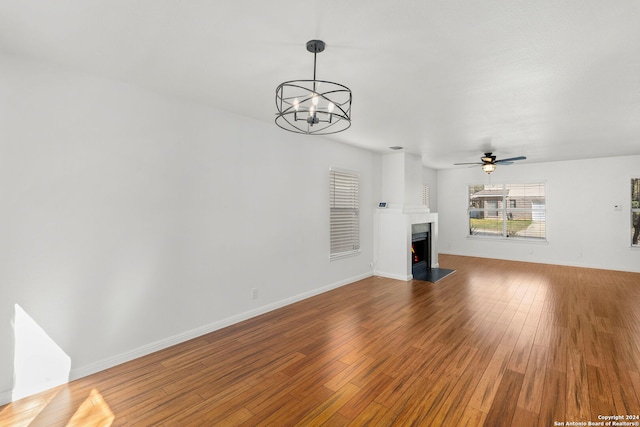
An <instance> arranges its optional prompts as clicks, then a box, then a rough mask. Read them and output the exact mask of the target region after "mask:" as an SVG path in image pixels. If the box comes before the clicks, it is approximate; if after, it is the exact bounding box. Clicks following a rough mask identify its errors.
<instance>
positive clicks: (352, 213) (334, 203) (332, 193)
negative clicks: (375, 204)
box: [329, 168, 360, 259]
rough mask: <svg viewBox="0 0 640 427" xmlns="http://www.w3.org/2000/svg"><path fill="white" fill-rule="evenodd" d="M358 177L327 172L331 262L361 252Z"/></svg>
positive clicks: (340, 172)
mask: <svg viewBox="0 0 640 427" xmlns="http://www.w3.org/2000/svg"><path fill="white" fill-rule="evenodd" d="M358 192H359V175H358V174H357V173H354V172H348V171H344V170H339V169H333V168H332V169H331V170H329V206H330V212H329V217H330V245H331V248H330V252H329V257H330V258H331V259H336V258H341V257H344V256H349V255H355V254H357V253H359V252H360V206H359V197H358Z"/></svg>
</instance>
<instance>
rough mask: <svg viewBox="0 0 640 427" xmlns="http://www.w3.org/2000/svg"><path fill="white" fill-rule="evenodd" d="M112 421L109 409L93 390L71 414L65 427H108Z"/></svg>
mask: <svg viewBox="0 0 640 427" xmlns="http://www.w3.org/2000/svg"><path fill="white" fill-rule="evenodd" d="M114 419H115V416H114V415H113V412H111V408H109V405H107V402H105V401H104V398H103V397H102V395H101V394H100V393H99V392H98V390H96V389H95V388H94V389H93V390H91V393H90V394H89V397H87V398H86V399H85V400H84V402H82V405H80V407H79V408H78V410H77V411H76V412H75V414H73V417H71V419H70V420H69V422H68V423H67V425H66V427H88V426H91V427H109V426H110V425H111V423H113V420H114Z"/></svg>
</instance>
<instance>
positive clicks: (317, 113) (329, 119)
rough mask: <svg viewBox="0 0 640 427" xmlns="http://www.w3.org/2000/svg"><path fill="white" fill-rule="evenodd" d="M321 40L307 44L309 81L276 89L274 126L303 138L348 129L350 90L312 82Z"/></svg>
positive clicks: (314, 76) (349, 120)
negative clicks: (310, 74)
mask: <svg viewBox="0 0 640 427" xmlns="http://www.w3.org/2000/svg"><path fill="white" fill-rule="evenodd" d="M324 48H325V44H324V42H323V41H322V40H310V41H308V42H307V51H309V52H311V53H313V80H291V81H288V82H284V83H281V84H280V85H279V86H278V87H277V88H276V107H277V108H278V112H277V114H276V124H277V125H278V126H280V127H281V128H282V129H284V130H288V131H290V132H296V133H304V134H307V135H327V134H331V133H337V132H342V131H343V130H346V129H348V128H349V126H351V90H350V89H349V88H348V87H346V86H344V85H341V84H339V83H334V82H329V81H326V80H316V56H317V55H318V54H319V53H320V52H322V51H324Z"/></svg>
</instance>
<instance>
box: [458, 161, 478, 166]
mask: <svg viewBox="0 0 640 427" xmlns="http://www.w3.org/2000/svg"><path fill="white" fill-rule="evenodd" d="M482 164H483V163H482V162H472V163H454V164H453V165H454V166H458V165H482Z"/></svg>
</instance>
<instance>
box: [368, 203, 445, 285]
mask: <svg viewBox="0 0 640 427" xmlns="http://www.w3.org/2000/svg"><path fill="white" fill-rule="evenodd" d="M423 223H428V224H430V225H431V266H430V267H431V268H438V267H439V264H438V214H437V213H431V212H429V209H427V208H425V207H424V206H394V205H391V206H389V207H387V208H382V209H378V210H376V212H375V218H374V227H375V229H374V254H375V258H376V259H374V274H375V275H376V276H382V277H389V278H392V279H398V280H405V281H408V280H411V279H412V278H413V275H412V273H411V255H410V254H411V225H413V224H423Z"/></svg>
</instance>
